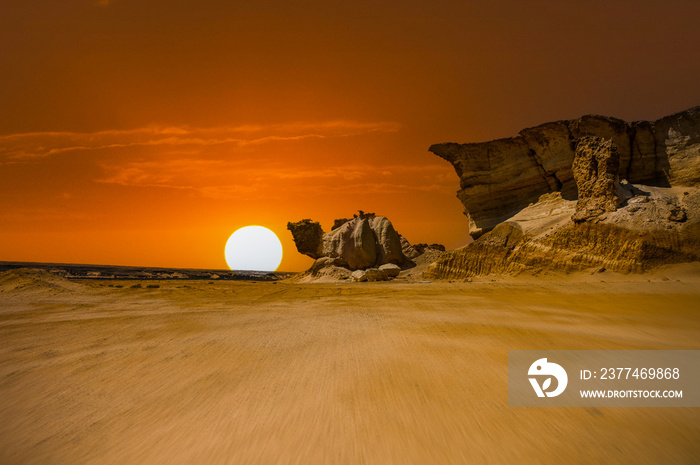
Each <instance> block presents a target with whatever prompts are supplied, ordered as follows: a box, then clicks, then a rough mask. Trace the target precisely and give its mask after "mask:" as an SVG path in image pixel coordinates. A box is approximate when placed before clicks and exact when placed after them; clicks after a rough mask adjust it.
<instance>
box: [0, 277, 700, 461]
mask: <svg viewBox="0 0 700 465" xmlns="http://www.w3.org/2000/svg"><path fill="white" fill-rule="evenodd" d="M134 283H136V281H98V280H94V281H81V282H71V281H67V280H65V279H62V278H56V277H53V276H51V275H48V273H46V272H31V271H23V272H19V271H12V272H8V273H6V274H4V275H2V276H0V340H1V341H2V344H1V345H0V353H1V354H2V355H1V356H0V463H2V464H20V463H22V464H24V463H29V464H78V463H81V464H82V463H94V464H127V463H128V464H136V463H149V464H151V463H152V464H159V463H168V464H180V463H188V464H192V463H208V464H217V463H223V464H225V463H249V464H258V463H283V464H284V463H292V464H316V463H319V464H320V463H370V464H373V463H377V464H390V463H393V464H402V463H431V464H434V463H496V464H498V463H551V464H553V463H625V464H627V463H636V464H646V463H673V464H682V463H697V461H698V457H700V412H698V409H693V408H552V409H547V408H512V407H508V395H507V381H508V380H507V359H508V350H514V349H700V316H699V312H700V270H699V269H698V266H697V264H694V265H684V266H682V267H676V268H673V269H670V268H667V269H663V270H660V271H659V272H657V273H656V274H653V275H616V274H611V273H610V272H605V273H595V274H590V273H587V274H580V275H575V276H573V275H569V276H567V275H557V276H548V275H543V276H539V277H529V278H507V279H506V278H499V279H497V280H496V279H491V278H488V277H486V278H480V279H474V280H473V281H471V282H433V283H420V282H408V281H406V280H403V281H402V280H400V279H399V280H396V281H393V282H376V283H342V284H335V283H316V284H300V283H296V282H293V281H286V282H264V283H262V282H261V283H255V282H231V281H228V282H215V281H212V282H208V281H176V280H171V281H164V280H163V281H144V282H143V283H141V284H142V286H141V287H140V288H132V287H131V286H132V285H134ZM148 285H151V286H159V287H157V288H156V287H151V288H147V287H146V286H148ZM116 286H123V287H116Z"/></svg>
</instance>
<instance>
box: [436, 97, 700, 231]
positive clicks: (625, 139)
mask: <svg viewBox="0 0 700 465" xmlns="http://www.w3.org/2000/svg"><path fill="white" fill-rule="evenodd" d="M586 136H595V137H598V138H602V139H605V140H611V141H612V143H613V144H614V146H615V147H617V150H618V152H619V177H620V179H624V180H627V181H629V182H630V183H639V184H645V185H650V186H666V187H668V186H697V185H700V107H694V108H691V109H689V110H686V111H683V112H680V113H677V114H674V115H671V116H667V117H665V118H662V119H659V120H657V121H653V122H649V121H637V122H633V123H627V122H625V121H623V120H620V119H616V118H608V117H604V116H595V115H591V116H583V117H581V118H579V119H576V120H570V121H557V122H552V123H545V124H542V125H540V126H537V127H533V128H528V129H524V130H522V131H520V134H519V135H518V136H517V137H512V138H508V139H499V140H494V141H491V142H482V143H472V144H456V143H444V144H436V145H433V146H431V147H430V151H431V152H433V153H434V154H436V155H438V156H440V157H442V158H444V159H445V160H447V161H449V162H450V163H451V164H452V165H453V166H454V168H455V171H456V172H457V175H458V176H459V178H460V190H459V191H458V193H457V197H458V198H459V199H460V200H461V201H462V203H463V205H464V208H465V214H466V215H467V216H468V217H469V224H470V233H471V234H472V236H473V237H475V238H476V237H479V236H480V235H481V234H483V233H485V232H487V231H490V230H491V229H493V228H494V227H495V226H496V225H497V224H499V223H501V222H503V221H505V220H506V219H508V218H510V217H511V216H513V215H514V214H516V213H517V212H518V211H520V210H522V209H523V208H525V207H527V206H528V205H529V204H530V203H533V202H536V201H537V199H538V198H539V197H540V196H541V195H542V194H546V193H550V192H561V194H562V196H563V197H564V198H565V199H575V198H577V194H578V193H577V189H576V183H575V181H574V177H573V171H572V165H573V160H574V154H575V150H576V145H577V143H578V141H579V140H580V139H581V138H583V137H586Z"/></svg>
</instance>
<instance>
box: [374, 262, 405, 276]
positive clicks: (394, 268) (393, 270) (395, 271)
mask: <svg viewBox="0 0 700 465" xmlns="http://www.w3.org/2000/svg"><path fill="white" fill-rule="evenodd" d="M379 271H382V272H383V273H385V274H386V275H387V276H388V277H389V278H395V277H397V276H398V275H399V273H401V267H400V266H398V265H394V264H393V263H386V264H384V265H382V266H380V267H379Z"/></svg>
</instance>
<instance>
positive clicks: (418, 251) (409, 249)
mask: <svg viewBox="0 0 700 465" xmlns="http://www.w3.org/2000/svg"><path fill="white" fill-rule="evenodd" d="M399 238H400V239H401V251H402V252H403V254H404V255H405V256H406V258H408V259H411V260H412V259H414V258H418V257H420V256H421V255H423V254H425V253H426V252H430V251H437V252H444V251H445V246H444V245H442V244H425V243H419V244H411V243H410V242H408V240H406V238H405V237H403V236H402V235H400V234H399Z"/></svg>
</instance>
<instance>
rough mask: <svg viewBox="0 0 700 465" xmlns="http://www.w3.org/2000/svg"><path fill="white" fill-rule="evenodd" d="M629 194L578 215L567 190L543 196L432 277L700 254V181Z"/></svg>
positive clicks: (628, 263) (456, 253)
mask: <svg viewBox="0 0 700 465" xmlns="http://www.w3.org/2000/svg"><path fill="white" fill-rule="evenodd" d="M621 188H622V190H623V191H624V192H626V194H627V196H629V197H630V198H629V200H627V202H626V203H625V204H624V205H622V206H621V207H620V208H618V209H617V210H615V211H612V212H604V213H603V214H601V215H598V216H595V217H594V218H592V219H591V220H589V221H582V222H578V223H575V222H573V221H572V220H571V217H572V215H573V214H574V213H576V208H577V207H576V203H577V202H576V201H574V200H567V199H564V198H562V196H561V193H559V192H555V193H550V194H545V195H543V196H541V198H540V199H539V200H538V201H537V202H536V203H533V204H531V205H529V206H527V207H526V208H524V209H523V210H522V211H520V212H518V213H517V214H516V215H514V216H512V217H511V218H509V219H508V220H507V221H505V222H503V223H501V224H499V225H497V226H496V227H495V228H494V229H493V230H491V231H490V232H488V233H485V234H483V235H482V236H481V237H479V238H478V239H477V240H476V241H474V242H472V243H471V244H469V245H467V246H465V247H462V248H461V249H457V250H453V251H449V252H446V253H444V254H443V255H442V256H441V257H439V258H438V259H437V260H436V261H435V262H434V263H433V264H431V265H430V266H429V267H428V270H427V271H426V273H425V275H424V276H425V277H426V278H428V279H448V278H449V279H454V278H469V277H471V276H477V275H488V274H500V273H513V274H518V273H521V272H528V273H535V274H536V273H539V272H541V271H545V270H546V271H552V270H560V271H566V272H571V271H581V270H584V269H586V268H591V267H604V268H605V269H609V270H613V271H619V272H624V273H628V272H637V273H638V272H644V271H647V270H649V269H652V268H654V267H657V266H660V265H663V264H670V263H680V262H687V261H695V260H700V189H698V188H693V187H689V188H680V187H671V188H662V187H649V186H644V185H630V184H628V183H626V182H623V183H622V185H621Z"/></svg>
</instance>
